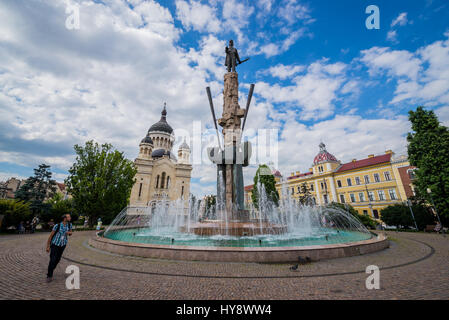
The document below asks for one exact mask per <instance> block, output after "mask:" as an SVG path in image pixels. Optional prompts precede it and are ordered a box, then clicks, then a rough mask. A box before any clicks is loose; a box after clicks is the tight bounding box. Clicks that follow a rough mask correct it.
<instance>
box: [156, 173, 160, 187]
mask: <svg viewBox="0 0 449 320" xmlns="http://www.w3.org/2000/svg"><path fill="white" fill-rule="evenodd" d="M157 188H159V175H157V177H156V189H157Z"/></svg>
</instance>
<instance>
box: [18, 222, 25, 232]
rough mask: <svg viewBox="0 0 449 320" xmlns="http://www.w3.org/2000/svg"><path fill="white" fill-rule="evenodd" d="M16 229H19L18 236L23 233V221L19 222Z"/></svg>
mask: <svg viewBox="0 0 449 320" xmlns="http://www.w3.org/2000/svg"><path fill="white" fill-rule="evenodd" d="M18 229H19V234H23V233H25V227H24V226H23V221H20V223H19V228H18Z"/></svg>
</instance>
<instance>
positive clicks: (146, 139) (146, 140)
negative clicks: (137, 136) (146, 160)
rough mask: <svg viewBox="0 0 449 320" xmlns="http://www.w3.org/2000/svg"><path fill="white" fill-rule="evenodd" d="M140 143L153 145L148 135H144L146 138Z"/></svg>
mask: <svg viewBox="0 0 449 320" xmlns="http://www.w3.org/2000/svg"><path fill="white" fill-rule="evenodd" d="M140 143H148V144H153V140H151V137H150V136H149V135H146V137H145V138H143V139H142V141H140Z"/></svg>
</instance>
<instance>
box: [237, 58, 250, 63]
mask: <svg viewBox="0 0 449 320" xmlns="http://www.w3.org/2000/svg"><path fill="white" fill-rule="evenodd" d="M248 60H249V58H246V59H243V60H241V61H240V62H239V64H242V63H243V62H246V61H248Z"/></svg>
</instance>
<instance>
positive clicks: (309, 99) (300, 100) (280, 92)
mask: <svg viewBox="0 0 449 320" xmlns="http://www.w3.org/2000/svg"><path fill="white" fill-rule="evenodd" d="M346 67H347V66H346V65H345V64H344V63H341V62H338V63H334V64H329V63H328V62H327V60H325V59H324V60H320V61H317V62H314V63H312V64H311V65H310V66H309V67H308V68H307V72H306V73H305V74H301V75H298V76H296V77H295V78H293V80H292V82H293V84H292V85H290V86H280V85H278V84H274V85H269V84H268V83H265V82H259V83H257V87H258V88H259V89H258V90H257V93H258V94H259V95H260V96H262V97H263V98H264V99H266V100H267V101H269V102H273V103H293V104H294V105H295V106H298V107H299V108H300V109H301V111H302V112H301V118H302V119H304V120H310V119H321V118H325V117H328V116H330V115H332V113H333V110H334V104H333V103H334V102H335V100H336V99H337V93H338V92H339V90H340V89H341V88H342V86H343V85H344V83H345V82H346V81H347V78H346ZM348 91H349V90H348V87H347V88H346V93H348Z"/></svg>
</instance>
